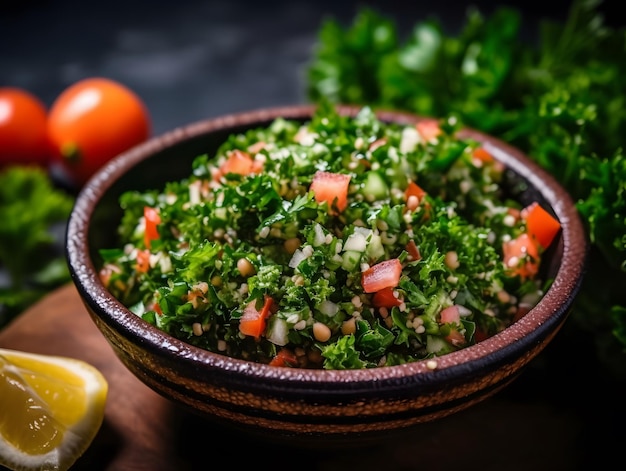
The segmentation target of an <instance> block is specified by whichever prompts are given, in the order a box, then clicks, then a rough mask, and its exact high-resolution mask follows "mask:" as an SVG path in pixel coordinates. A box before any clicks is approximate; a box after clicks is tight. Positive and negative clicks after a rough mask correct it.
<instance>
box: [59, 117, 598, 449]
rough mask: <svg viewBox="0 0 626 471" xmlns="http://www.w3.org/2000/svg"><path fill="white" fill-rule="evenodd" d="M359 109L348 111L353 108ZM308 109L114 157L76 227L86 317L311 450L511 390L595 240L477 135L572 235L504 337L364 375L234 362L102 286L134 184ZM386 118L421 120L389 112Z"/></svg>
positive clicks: (74, 246) (158, 383) (546, 338)
mask: <svg viewBox="0 0 626 471" xmlns="http://www.w3.org/2000/svg"><path fill="white" fill-rule="evenodd" d="M356 111H357V110H356V109H354V108H350V107H341V112H343V113H352V114H354V113H356ZM312 112H313V107H312V106H309V105H299V106H292V107H278V108H273V109H264V110H256V111H251V112H245V113H238V114H233V115H229V116H224V117H219V118H215V119H208V120H205V121H201V122H198V123H194V124H191V125H188V126H185V127H181V128H179V129H175V130H173V131H171V132H168V133H166V134H164V135H161V136H159V137H156V138H153V139H151V140H149V141H147V142H145V143H144V144H142V145H140V146H138V147H135V148H133V149H131V150H129V151H128V152H126V153H124V154H122V155H120V156H118V157H117V158H116V159H114V160H112V161H111V162H110V163H109V164H107V165H106V166H105V167H104V168H103V169H101V170H100V171H99V172H98V173H97V174H96V175H95V176H94V177H93V178H92V179H91V180H90V181H89V182H88V183H87V184H86V185H85V186H84V187H83V189H82V191H81V192H80V194H79V195H78V197H77V200H76V204H75V207H74V209H73V211H72V214H71V217H70V219H69V223H68V227H67V246H66V255H67V259H68V264H69V268H70V271H71V275H72V277H73V281H74V283H75V285H76V287H77V290H78V292H79V294H80V296H81V298H82V301H83V302H84V305H85V307H86V310H87V312H88V313H89V315H90V316H91V318H92V319H93V322H94V323H95V324H96V326H97V327H98V329H100V331H101V332H102V334H103V335H104V337H105V338H106V339H107V340H108V342H109V343H110V345H111V347H112V348H113V350H114V351H115V353H116V355H117V356H118V357H119V359H120V360H121V361H122V363H123V364H124V365H125V366H126V367H127V368H128V369H129V370H130V371H131V372H132V373H134V374H135V375H136V376H137V377H138V378H139V379H140V380H141V381H143V382H144V383H145V384H147V385H148V386H149V387H150V388H152V389H154V390H155V391H157V392H158V393H160V394H161V395H163V396H165V397H167V398H169V399H171V400H172V401H174V402H176V403H178V404H180V405H182V406H183V407H185V408H189V409H191V410H193V411H195V412H197V413H198V414H201V415H203V416H204V417H206V418H207V419H210V420H212V421H217V422H219V423H221V424H227V425H230V426H233V427H235V428H237V429H241V430H242V431H245V432H249V433H252V434H259V435H260V436H271V437H273V439H279V440H281V439H285V440H295V441H301V442H307V443H319V442H321V443H328V442H333V443H338V442H342V441H352V442H354V441H357V442H362V441H364V440H367V439H368V438H376V439H377V438H379V437H381V436H387V435H388V434H389V433H390V432H394V431H402V430H403V429H405V428H407V427H413V426H416V425H418V424H420V423H423V422H427V421H432V420H435V419H439V418H442V417H445V416H448V415H450V414H453V413H455V412H457V411H461V410H464V409H466V408H468V407H470V406H472V405H474V404H477V403H478V402H480V401H483V400H485V399H486V398H488V397H490V396H492V395H493V394H496V393H497V392H498V391H499V390H501V389H502V388H504V387H505V386H507V385H508V384H510V383H511V382H512V381H513V380H515V379H516V377H518V375H519V374H520V373H521V372H522V371H523V370H524V368H525V367H526V365H528V363H529V362H531V361H532V360H533V359H534V358H535V357H536V356H537V355H538V354H539V353H540V352H541V351H542V350H543V349H544V348H545V347H546V345H547V344H548V343H549V342H550V341H551V340H552V339H553V338H554V336H555V335H556V334H557V333H558V331H559V329H561V327H562V326H563V323H564V322H565V321H566V319H567V317H568V314H569V311H570V308H571V306H572V303H573V301H574V298H575V296H576V294H577V292H578V290H579V287H580V285H581V281H582V277H583V274H584V265H585V257H586V252H587V240H586V236H585V231H584V228H583V226H582V224H581V221H580V219H579V216H578V213H577V211H576V208H575V205H574V203H573V201H572V199H571V198H570V196H569V195H568V194H567V192H566V191H565V190H564V189H563V188H562V187H561V186H560V185H559V183H558V182H557V181H556V180H555V179H554V178H553V177H551V176H550V175H548V174H546V172H544V171H543V170H542V169H540V168H539V167H538V166H537V165H536V164H534V163H533V162H532V161H531V159H529V158H528V157H527V156H526V155H524V154H523V153H522V152H520V151H519V150H517V149H516V148H513V147H511V146H509V145H507V144H506V143H504V142H502V141H500V140H498V139H495V138H493V137H490V136H488V135H485V134H483V133H480V132H477V131H475V130H469V129H468V130H465V131H463V132H464V133H465V134H466V135H467V136H470V137H473V138H474V139H477V140H479V141H481V142H483V145H484V146H485V147H486V148H487V150H488V151H490V152H491V153H492V155H493V156H494V157H495V158H496V159H498V160H499V161H501V162H502V163H503V164H504V165H505V166H506V167H507V169H508V171H509V172H510V173H512V174H513V175H514V178H515V179H516V180H517V181H518V184H520V185H522V186H523V187H524V188H525V190H524V191H523V192H522V194H521V195H520V201H521V202H522V203H530V202H532V201H535V200H537V201H539V202H540V203H542V205H543V206H544V207H546V208H549V209H550V210H551V211H552V213H553V214H554V215H555V216H556V217H557V218H558V220H559V221H560V223H561V226H562V230H561V233H560V235H559V236H558V237H559V238H558V241H557V243H556V244H553V246H552V248H551V249H550V250H549V252H547V254H546V259H545V262H544V265H543V266H544V269H545V270H546V275H547V276H549V277H551V278H553V279H554V283H553V284H552V286H551V287H550V288H549V290H548V291H547V292H546V294H545V296H544V297H543V298H542V299H541V300H540V302H539V303H538V304H537V305H536V306H535V307H534V308H533V309H532V310H530V312H528V313H527V314H526V315H525V316H524V317H522V318H521V319H520V320H518V321H517V322H515V323H514V324H513V325H511V326H510V327H508V328H507V329H506V330H504V331H502V332H501V333H499V334H497V335H495V336H493V337H491V338H489V339H487V340H484V341H481V342H479V343H477V344H475V345H473V346H470V347H467V348H465V349H462V350H459V351H456V352H454V353H449V354H446V355H443V356H441V357H438V358H437V359H436V368H434V369H433V367H432V366H433V365H432V364H429V363H428V362H427V361H418V362H415V363H410V364H404V365H401V366H389V367H379V368H371V369H365V370H342V371H335V370H312V369H297V368H283V367H274V366H268V365H264V364H257V363H251V362H247V361H242V360H237V359H232V358H229V357H226V356H222V355H219V354H216V353H210V352H208V351H205V350H201V349H199V348H196V347H193V346H191V345H189V344H187V343H185V342H183V341H180V340H177V339H175V338H173V337H171V336H169V335H167V334H165V333H163V332H162V331H160V330H158V329H157V328H155V327H153V326H152V325H150V324H148V323H147V322H145V321H143V320H142V319H141V318H139V317H138V316H136V315H135V314H133V313H131V312H130V311H129V310H128V309H127V308H126V307H124V306H123V305H122V304H121V303H120V302H118V300H117V299H115V298H114V297H113V296H112V295H111V294H110V293H109V292H108V291H107V290H106V289H105V287H104V286H103V284H102V283H101V282H100V280H99V278H98V273H97V270H96V260H97V258H96V257H97V253H98V249H99V248H103V247H111V246H113V245H112V244H113V243H114V240H115V230H116V227H117V224H118V222H119V220H120V216H121V210H120V209H119V206H118V197H119V196H120V194H121V193H123V192H124V191H126V190H129V189H135V190H140V191H141V190H145V189H149V188H159V187H161V185H162V184H164V183H165V182H166V181H171V180H176V179H182V178H184V177H186V176H188V174H189V172H190V168H191V161H192V160H193V159H194V158H195V157H196V156H197V155H199V154H202V153H206V152H210V151H211V150H215V149H216V148H217V147H218V146H219V145H220V144H221V143H222V142H223V141H224V140H225V138H226V137H227V136H228V135H230V134H232V133H236V132H240V131H243V130H246V129H248V128H251V127H258V126H264V125H267V124H269V123H270V122H271V121H272V120H274V118H276V117H279V116H280V117H285V118H290V119H298V120H303V121H304V120H306V119H308V118H310V116H311V115H312ZM379 116H380V118H381V119H383V120H385V121H396V122H401V123H415V122H417V121H418V120H419V119H421V118H419V117H416V116H413V115H410V114H405V113H394V112H380V113H379Z"/></svg>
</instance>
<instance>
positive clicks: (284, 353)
mask: <svg viewBox="0 0 626 471" xmlns="http://www.w3.org/2000/svg"><path fill="white" fill-rule="evenodd" d="M269 365H271V366H298V357H296V354H295V353H293V352H292V351H291V350H289V349H288V348H283V349H281V350H279V351H278V353H276V356H275V357H274V358H272V360H271V361H270V362H269Z"/></svg>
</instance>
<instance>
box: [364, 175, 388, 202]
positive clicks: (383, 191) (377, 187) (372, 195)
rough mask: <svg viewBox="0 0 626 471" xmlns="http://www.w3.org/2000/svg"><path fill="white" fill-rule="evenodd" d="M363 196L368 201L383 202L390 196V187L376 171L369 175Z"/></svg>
mask: <svg viewBox="0 0 626 471" xmlns="http://www.w3.org/2000/svg"><path fill="white" fill-rule="evenodd" d="M363 194H364V195H365V199H366V200H368V201H374V200H381V199H385V198H387V197H388V196H389V187H388V186H387V183H386V182H385V180H384V179H383V177H382V175H381V174H380V173H378V172H377V171H375V170H372V171H370V172H368V173H367V178H366V179H365V183H364V184H363Z"/></svg>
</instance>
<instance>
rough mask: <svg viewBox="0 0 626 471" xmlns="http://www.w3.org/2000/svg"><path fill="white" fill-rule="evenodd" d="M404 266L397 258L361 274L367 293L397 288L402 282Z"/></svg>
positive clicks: (378, 264)
mask: <svg viewBox="0 0 626 471" xmlns="http://www.w3.org/2000/svg"><path fill="white" fill-rule="evenodd" d="M401 274H402V264H401V263H400V260H398V259H397V258H392V259H391V260H385V261H384V262H380V263H377V264H376V265H372V266H371V267H369V268H368V269H367V270H365V271H364V272H363V273H362V274H361V284H362V285H363V290H365V292H366V293H374V292H376V291H380V290H382V289H385V288H395V287H396V286H398V283H399V282H400V275H401Z"/></svg>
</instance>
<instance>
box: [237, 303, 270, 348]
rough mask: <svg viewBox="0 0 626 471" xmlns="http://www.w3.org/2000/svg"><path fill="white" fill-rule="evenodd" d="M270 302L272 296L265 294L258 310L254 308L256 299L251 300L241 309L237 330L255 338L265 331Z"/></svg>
mask: <svg viewBox="0 0 626 471" xmlns="http://www.w3.org/2000/svg"><path fill="white" fill-rule="evenodd" d="M272 303H273V300H272V298H271V297H269V296H267V297H266V298H265V302H264V303H263V307H262V308H261V310H260V311H259V310H257V308H256V300H255V301H251V302H250V303H249V304H248V305H247V306H246V307H245V308H244V310H243V315H242V316H241V319H240V320H239V331H240V332H241V333H242V334H244V335H251V336H252V337H254V338H257V339H258V338H259V337H261V335H263V332H265V327H266V323H267V318H268V317H269V316H270V314H271V308H272Z"/></svg>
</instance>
